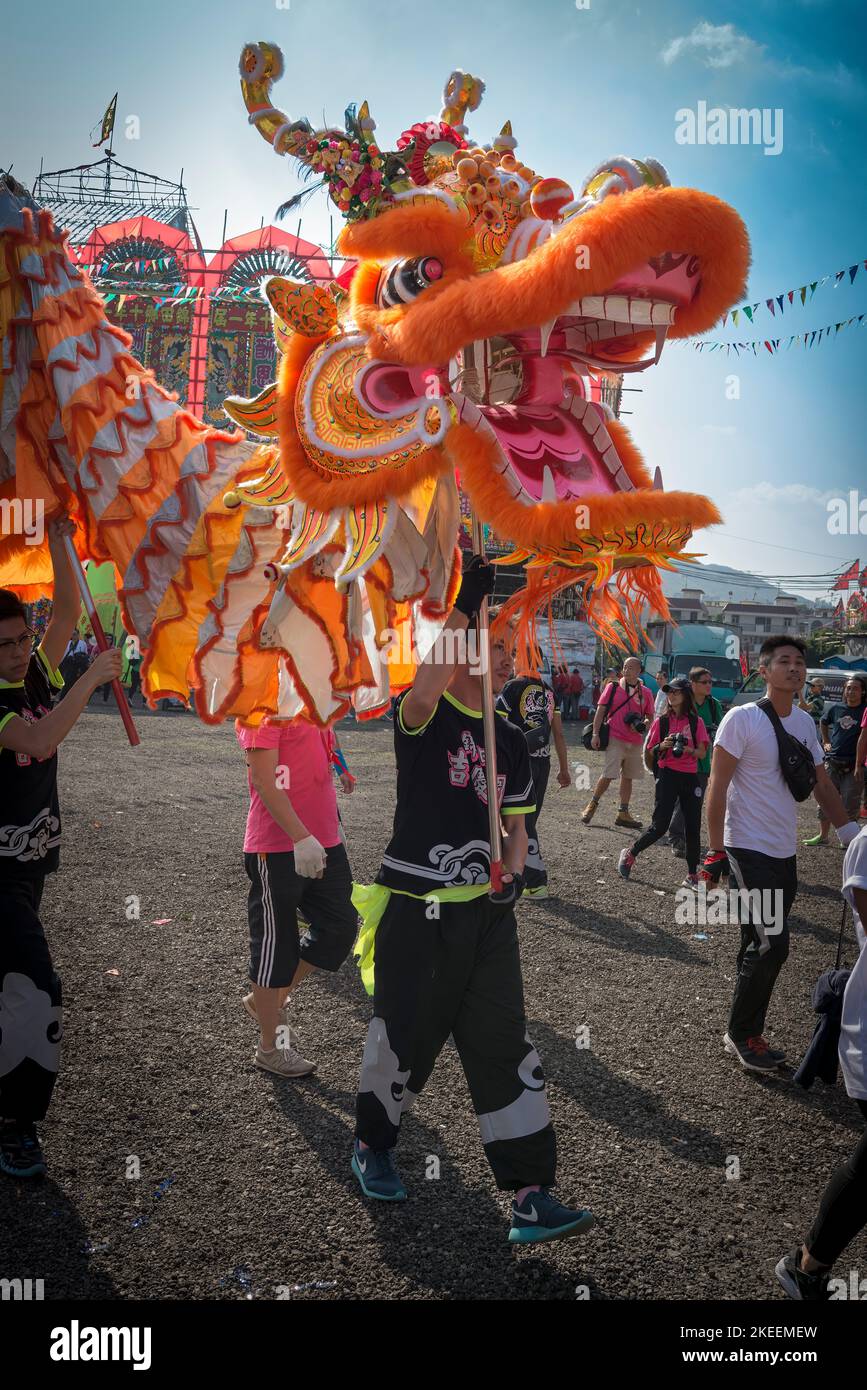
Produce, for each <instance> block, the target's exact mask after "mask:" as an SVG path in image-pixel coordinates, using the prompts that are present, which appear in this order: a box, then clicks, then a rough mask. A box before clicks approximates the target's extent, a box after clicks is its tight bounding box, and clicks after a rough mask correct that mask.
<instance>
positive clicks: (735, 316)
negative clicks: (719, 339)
mask: <svg viewBox="0 0 867 1390" xmlns="http://www.w3.org/2000/svg"><path fill="white" fill-rule="evenodd" d="M739 313H740V309H732V323H733V324H734V325H735V326H736V327H737V321H738V314H739ZM723 322H725V320H723Z"/></svg>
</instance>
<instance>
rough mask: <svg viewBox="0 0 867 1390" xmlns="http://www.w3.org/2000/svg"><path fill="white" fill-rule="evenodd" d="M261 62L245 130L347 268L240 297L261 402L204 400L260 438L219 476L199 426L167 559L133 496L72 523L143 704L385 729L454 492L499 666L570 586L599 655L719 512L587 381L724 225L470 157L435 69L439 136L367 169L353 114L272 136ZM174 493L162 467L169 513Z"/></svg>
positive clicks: (508, 153) (489, 152) (627, 362)
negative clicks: (660, 466)
mask: <svg viewBox="0 0 867 1390" xmlns="http://www.w3.org/2000/svg"><path fill="white" fill-rule="evenodd" d="M282 70H283V60H282V56H281V54H280V51H279V49H277V48H276V47H275V46H274V45H272V44H267V43H261V44H250V45H248V46H247V47H246V48H245V49H244V50H243V53H242V55H241V60H240V75H241V88H242V92H243V97H244V102H245V104H246V107H247V110H248V112H249V121H250V124H251V125H253V126H255V128H256V129H257V130H258V131H259V133H260V134H261V135H262V136H263V137H264V138H265V139H266V140H268V141H269V142H270V143H271V144H272V145H273V147H274V150H275V152H276V153H277V154H279V155H281V156H289V157H291V158H292V159H294V160H296V161H298V162H299V164H300V165H301V166H302V168H303V170H304V172H305V175H306V176H308V177H309V178H310V179H316V178H318V179H320V180H321V182H322V183H323V185H324V186H325V187H326V188H327V190H328V193H329V196H330V197H331V199H332V201H333V202H334V203H335V205H336V206H337V208H338V209H339V210H340V211H341V213H343V215H344V216H345V218H346V223H347V225H346V227H345V228H344V231H343V233H342V235H341V237H340V241H339V247H340V251H341V254H342V255H343V256H345V257H346V258H347V261H349V262H352V263H353V269H352V273H351V276H350V274H349V273H345V274H344V275H341V276H340V279H339V281H337V282H335V283H333V284H331V285H330V286H328V287H327V288H326V287H324V286H322V285H316V284H310V283H299V284H294V283H291V282H289V281H287V280H285V279H282V278H280V277H275V278H273V279H271V280H270V281H269V282H268V283H267V285H266V289H265V292H266V294H267V298H268V301H269V303H270V306H271V310H272V314H273V325H274V334H275V339H276V344H277V348H278V364H279V365H278V373H277V380H276V381H275V382H274V383H273V384H272V385H271V386H269V387H268V388H266V390H265V391H263V392H262V393H261V394H260V395H259V396H258V397H257V398H256V399H255V400H252V401H246V400H241V399H239V398H230V399H229V400H228V401H227V402H226V407H225V408H226V411H227V413H228V415H229V416H230V417H231V418H232V419H233V420H234V421H235V422H236V423H237V424H239V425H241V426H243V428H244V429H245V430H247V431H248V432H249V433H252V434H254V435H257V436H259V437H260V439H261V445H260V447H259V448H258V449H257V450H256V451H255V452H253V451H252V446H250V445H248V444H244V443H242V442H238V441H237V440H235V441H232V445H231V447H232V448H233V449H234V454H233V455H232V457H231V459H230V458H229V457H228V454H229V453H231V449H230V448H229V445H228V444H226V443H223V441H224V440H227V438H228V437H227V436H222V435H219V432H215V431H207V430H204V427H198V428H200V429H202V430H203V436H202V438H201V439H200V440H198V441H197V442H198V445H199V446H200V447H203V448H210V449H212V450H216V454H215V464H214V467H213V468H211V469H209V473H208V476H209V479H211V480H212V484H213V486H210V487H209V490H208V495H207V496H199V497H198V499H197V502H196V507H194V511H195V513H196V514H195V515H194V516H192V517H191V521H192V524H190V525H187V526H186V528H185V529H184V528H182V531H181V533H180V534H179V535H178V536H174V535H172V537H171V538H172V540H173V541H174V542H175V544H174V548H173V547H172V545H170V544H169V543H168V540H167V537H169V535H170V534H171V533H170V528H168V527H167V528H163V530H161V531H160V532H159V540H160V543H161V544H160V545H159V546H155V544H154V541H155V537H156V536H157V528H156V527H155V525H154V522H155V517H153V516H151V517H146V514H145V511H146V499H147V495H148V494H147V489H146V488H145V489H144V491H141V489H140V490H139V492H137V493H136V494H135V506H136V508H137V511H138V516H139V519H140V522H141V527H140V532H141V534H140V535H139V532H137V531H136V528H135V526H134V525H128V526H127V527H126V530H125V531H123V533H122V534H121V533H120V532H118V531H114V532H112V533H111V535H109V534H108V528H107V526H106V524H105V517H106V515H108V516H109V518H110V519H111V515H112V514H111V509H110V508H109V509H108V512H107V513H106V510H105V509H103V510H102V511H99V512H98V514H97V513H96V512H95V511H94V518H89V517H88V516H87V515H86V514H85V515H84V516H83V520H84V521H85V525H86V529H87V532H88V538H89V543H90V553H93V554H95V555H96V556H98V557H99V558H109V557H110V558H114V559H115V563H116V564H117V565H118V567H119V569H120V571H121V573H122V575H123V588H122V590H121V597H122V600H123V601H124V606H125V612H126V615H127V619H128V626H129V627H130V628H131V630H133V631H136V632H138V634H139V636H140V638H141V639H142V644H143V646H144V645H147V646H148V647H149V650H148V654H147V657H146V660H145V663H144V667H143V674H144V677H145V683H146V685H147V687H148V688H149V691H150V694H151V696H152V697H153V698H156V697H157V696H158V695H159V694H160V693H165V692H166V691H178V692H180V693H182V694H185V693H186V684H187V682H191V683H192V684H193V686H194V687H195V688H196V691H197V702H198V707H199V712H200V714H201V715H202V717H203V718H206V719H213V720H217V719H221V718H225V717H226V716H227V715H228V714H235V715H238V716H239V717H240V718H242V719H243V720H245V721H246V722H251V723H255V722H257V721H258V720H259V719H261V718H262V717H264V716H266V715H268V716H270V717H276V718H281V719H283V718H285V719H291V718H296V717H299V716H300V717H304V718H309V719H313V720H315V721H316V722H319V723H323V724H324V723H328V722H330V721H331V720H333V719H334V718H336V717H339V716H340V715H341V714H342V713H344V712H345V710H346V709H347V707H348V703H349V701H350V699H352V701H353V702H354V704H355V706H356V709H357V710H358V711H359V712H360V713H362V714H364V713H375V712H376V711H377V710H379V709H381V708H383V707H384V706H385V705H386V704H387V702H388V700H389V698H390V696H392V695H393V694H394V693H396V691H397V690H399V689H401V688H402V687H403V686H405V685H406V684H408V683H409V682H410V681H411V680H412V677H413V671H414V666H413V657H412V653H413V651H414V650H415V649H417V648H418V647H419V646H421V647H422V649H423V648H424V646H425V644H426V642H427V641H428V640H430V639H431V638H432V636H433V633H434V631H435V629H436V628H437V627H438V626H439V625H440V624H441V623H442V621H443V620H444V618H445V616H446V614H447V613H448V611H449V608H450V606H451V602H452V600H453V597H454V594H455V591H456V587H457V583H458V581H459V569H460V561H459V552H458V551H457V550H456V538H457V534H458V529H459V524H460V499H459V493H458V487H457V483H456V478H457V480H459V483H460V487H461V489H462V490H463V491H464V493H465V494H466V495H467V496H468V498H469V502H470V504H471V506H472V509H473V511H474V513H475V515H476V516H477V517H478V518H479V519H480V520H481V521H483V522H484V523H486V524H487V526H488V527H489V528H490V530H491V531H492V532H493V533H494V535H495V536H496V537H497V538H498V539H499V540H500V541H501V542H503V543H506V544H507V546H511V554H509V555H508V556H506V557H505V560H504V561H502V562H503V563H510V562H511V563H520V562H522V561H523V562H525V564H526V573H527V584H526V587H525V588H524V589H522V590H521V592H520V593H519V594H517V595H516V596H514V597H513V598H512V599H511V600H509V602H508V603H506V604H505V605H503V608H502V609H501V612H500V615H499V618H498V621H499V622H501V623H502V624H503V625H504V629H506V630H508V631H509V632H510V633H513V634H514V633H516V634H517V641H518V644H519V653H518V654H519V665H523V666H526V665H527V664H529V662H530V661H531V652H532V646H533V640H532V632H533V619H534V616H535V614H537V613H538V612H540V611H541V610H543V609H544V608H546V607H548V605H549V604H550V599H551V597H552V596H553V595H554V594H555V593H556V592H558V590H560V589H562V588H564V587H566V586H568V585H572V584H577V585H578V586H579V587H580V589H581V590H582V591H583V598H584V601H585V603H586V608H587V613H588V616H589V619H590V621H591V622H592V623H593V624H594V625H595V627H596V628H597V631H599V632H601V633H602V634H603V635H604V636H606V637H607V638H609V639H610V638H612V637H614V638H616V633H615V629H614V626H613V624H614V623H615V621H617V622H618V623H619V625H620V628H621V630H623V629H625V630H626V632H627V633H630V634H631V633H632V632H634V630H635V627H636V626H637V623H638V616H639V611H640V609H641V607H642V606H643V605H644V604H645V603H646V602H649V604H650V606H651V608H654V609H655V610H656V611H657V612H661V613H663V614H664V613H666V611H667V610H666V605H665V600H664V598H663V595H662V589H661V583H660V575H659V571H660V569H662V568H666V567H670V565H671V561H672V559H674V558H675V557H680V558H683V557H685V556H686V555H687V551H686V547H687V546H688V544H689V540H690V537H691V535H692V532H693V530H694V529H696V528H698V527H702V526H706V525H709V524H712V523H714V522H717V521H719V520H720V517H719V514H718V513H717V511H716V508H715V507H714V506H713V505H712V504H711V503H710V502H709V501H708V500H707V499H706V498H704V497H702V496H700V495H696V494H692V493H685V492H665V491H663V490H662V489H661V485H657V486H654V485H653V482H652V479H651V475H650V473H649V471H648V469H647V467H646V465H645V464H644V462H643V460H642V459H641V457H640V455H639V453H638V452H637V450H636V448H635V447H634V445H633V444H632V442H631V439H630V437H629V434H628V432H627V431H626V429H625V428H624V427H623V426H622V425H621V424H620V423H619V421H618V420H616V419H615V418H614V416H613V412H612V411H611V409H609V407H608V406H607V405H606V404H605V402H604V400H603V396H604V395H605V394H606V391H605V389H604V388H605V384H606V382H608V381H610V379H611V378H612V377H614V378H615V379H616V377H617V376H619V375H620V374H633V373H637V372H642V371H644V370H646V369H647V368H648V367H650V366H652V365H653V364H654V363H655V362H657V361H658V360H659V355H660V353H661V351H662V348H663V345H664V343H665V340H666V338H667V337H674V338H683V337H688V336H690V335H693V334H696V333H702V332H704V331H706V330H707V329H709V328H710V327H711V325H712V324H713V323H714V322H715V321H716V320H717V319H718V318H719V317H720V316H721V315H722V314H723V312H724V311H726V310H727V309H728V308H729V307H730V306H731V305H732V304H733V303H734V302H736V300H737V299H738V298H739V297H740V296H741V295H742V293H743V291H744V284H745V279H746V271H747V266H748V260H749V247H748V241H747V236H746V232H745V229H744V226H743V223H742V222H741V220H740V218H739V217H738V215H737V213H735V212H734V211H733V210H732V209H731V208H730V207H728V206H727V205H726V204H725V203H722V202H720V201H719V200H718V199H717V198H714V197H713V196H711V195H710V194H707V193H702V192H698V191H696V190H694V189H687V188H674V187H672V186H671V185H670V183H669V179H668V176H667V174H666V172H665V170H664V169H663V168H662V166H661V165H660V164H658V163H657V162H656V161H655V160H652V159H641V160H639V159H627V158H621V157H617V158H613V159H609V160H606V161H604V162H603V163H602V164H600V165H599V166H598V167H597V168H596V169H594V170H593V171H592V172H591V174H590V175H589V176H588V177H587V178H586V180H585V181H584V183H583V185H582V186H581V190H580V193H579V194H578V195H577V196H576V195H575V194H574V192H573V189H572V188H571V187H570V186H569V185H568V184H567V183H565V182H564V181H563V180H562V179H561V178H559V177H554V176H552V175H551V173H550V171H547V172H546V174H545V176H542V175H540V174H538V173H536V172H535V171H534V170H533V169H531V168H530V167H529V166H528V165H526V164H525V163H523V162H522V160H521V159H520V157H519V156H518V153H517V141H516V139H515V137H514V135H513V133H512V128H511V124H510V123H509V122H506V124H505V125H504V126H503V127H502V129H501V130H500V132H499V134H498V135H497V136H496V137H495V138H494V140H493V141H492V142H491V143H490V144H482V143H475V142H474V141H473V140H472V138H471V137H470V134H469V131H468V128H467V121H468V118H469V116H470V114H471V113H473V112H474V111H476V109H477V108H478V106H479V103H480V101H481V98H482V93H483V91H484V84H483V83H482V82H480V81H479V80H478V79H477V78H474V77H471V76H468V75H467V74H465V73H462V72H455V73H453V74H452V75H451V77H450V78H449V80H448V83H447V84H446V88H445V92H444V97H443V102H444V104H443V109H442V111H441V112H440V115H439V117H438V118H437V119H431V120H428V121H422V122H420V123H417V124H415V125H413V126H411V127H410V128H409V129H407V130H406V131H404V132H403V134H402V135H401V136H400V137H399V138H398V140H397V141H396V147H395V149H394V150H391V151H387V150H385V149H383V148H382V147H381V146H380V145H379V143H378V141H377V139H376V136H375V126H374V122H373V120H372V119H371V116H370V112H369V110H368V107H367V104H366V103H365V104H364V105H362V106H361V107H360V108H358V109H357V110H356V109H355V108H353V107H350V108H349V109H348V110H347V112H346V116H345V121H344V128H343V129H336V128H335V129H318V130H317V129H314V128H313V127H312V126H311V124H310V122H309V121H307V120H304V119H295V120H292V119H290V118H289V117H288V116H287V115H286V114H285V113H283V112H282V111H280V110H279V109H278V108H276V107H275V106H274V105H273V102H272V85H273V83H274V81H275V80H276V79H277V78H279V77H280V75H281V74H282ZM294 201H296V200H292V202H294ZM287 206H291V203H290V204H289V205H287ZM111 331H112V332H113V333H114V334H115V335H117V333H118V330H116V329H113V330H111ZM126 360H127V361H128V360H129V359H128V358H127V359H126ZM90 389H92V384H91V388H90ZM149 389H152V390H154V391H155V392H157V393H159V388H158V387H153V388H149ZM161 394H162V395H164V394H165V393H161ZM118 413H119V414H121V413H123V414H128V413H129V412H127V411H126V410H125V409H123V408H121V407H120V406H119V409H118ZM185 418H186V420H187V421H189V420H190V419H191V417H189V416H186V417H185ZM189 428H192V426H191V425H190V426H189ZM102 429H103V430H104V422H103V424H102ZM163 431H165V425H163ZM215 439H217V440H218V441H219V442H218V443H216V444H215V443H214V442H213V441H214V440H215ZM83 450H84V444H83V443H82V445H81V447H80V448H78V449H76V448H73V449H72V450H71V452H72V454H73V456H77V455H81V454H82V453H83ZM182 475H183V464H182V463H179V464H178V467H177V469H176V472H175V483H176V491H181V490H182ZM100 478H101V479H102V478H103V474H102V473H100ZM218 479H219V480H220V482H221V483H222V486H219V488H218V483H217V480H218ZM227 485H228V491H227V490H226V489H227ZM85 491H87V489H85ZM73 492H74V493H75V497H74V498H73V499H72V503H73V506H75V505H76V501H77V502H81V501H82V488H81V487H79V486H77V485H75V486H73ZM125 495H127V494H125ZM164 496H165V493H164V492H163V493H161V499H160V500H161V511H162V512H164V511H165V507H166V502H165V501H164V500H162V499H163V498H164ZM184 505H187V499H186V498H185V499H184ZM196 508H197V510H196ZM91 510H92V511H93V510H94V509H93V508H91ZM82 511H84V512H85V513H86V511H87V509H84V508H80V513H81V512H82ZM155 551H156V558H154V552H155ZM167 553H168V554H169V556H170V558H169V559H167V558H166V554H167ZM171 557H173V558H171ZM0 578H2V565H0ZM7 582H8V580H7ZM396 637H397V638H398V640H395V639H396Z"/></svg>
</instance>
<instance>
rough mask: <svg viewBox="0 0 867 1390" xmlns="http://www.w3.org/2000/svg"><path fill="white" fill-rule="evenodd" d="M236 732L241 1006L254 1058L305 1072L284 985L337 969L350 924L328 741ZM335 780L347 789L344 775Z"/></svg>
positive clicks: (309, 729)
mask: <svg viewBox="0 0 867 1390" xmlns="http://www.w3.org/2000/svg"><path fill="white" fill-rule="evenodd" d="M237 735H238V742H239V743H240V745H241V747H242V748H243V749H244V750H245V752H246V754H247V769H248V774H247V775H248V782H249V787H250V810H249V812H248V815H247V831H246V834H245V836H244V865H245V868H246V870H247V876H248V878H249V879H250V895H249V899H248V904H247V918H248V923H249V928H250V980H251V982H252V985H253V990H252V993H251V994H248V995H247V996H246V997H245V999H244V1006H245V1008H246V1009H247V1012H248V1013H249V1014H251V1015H252V1017H254V1018H255V1019H257V1021H258V1023H259V1044H258V1047H257V1048H256V1054H255V1061H256V1065H257V1066H259V1067H261V1068H262V1069H263V1070H264V1071H270V1072H274V1073H275V1074H276V1075H277V1076H293V1077H294V1076H306V1075H307V1074H308V1073H309V1072H311V1071H313V1070H314V1066H315V1063H313V1062H309V1061H307V1060H306V1059H305V1058H304V1057H302V1056H301V1054H300V1053H299V1052H298V1050H297V1042H298V1039H297V1036H296V1034H295V1031H294V1029H292V1028H290V1027H289V1023H288V1015H287V1009H286V1005H287V1002H288V998H289V994H290V991H291V990H292V989H293V988H294V987H295V986H296V985H297V984H299V983H300V982H301V980H303V979H304V977H305V975H309V973H310V971H311V970H332V971H333V970H338V969H339V968H340V966H341V965H342V964H343V962H344V960H345V959H346V957H347V956H348V955H349V952H350V949H351V947H352V943H353V941H354V940H355V933H356V928H357V924H358V918H357V916H356V912H355V908H354V907H353V906H352V899H351V894H352V874H351V872H350V868H349V860H348V858H347V855H346V849H345V846H344V843H343V834H342V830H341V826H340V817H339V815H338V811H337V797H336V795H335V791H334V785H333V782H332V780H331V749H332V746H333V743H332V740H331V739H330V738H329V735H328V734H324V733H322V731H321V730H319V729H317V728H314V726H313V725H312V724H291V725H273V724H269V723H268V722H267V721H266V722H265V723H264V724H261V725H260V726H259V728H258V729H247V728H243V727H242V726H241V725H240V724H239V725H238V726H237ZM341 781H342V782H343V786H344V790H347V791H349V790H351V787H352V779H351V778H350V777H349V774H348V773H344V774H343V776H342V777H341ZM299 910H300V911H301V912H302V914H303V918H304V921H305V923H306V930H305V933H304V936H303V938H302V939H301V940H300V942H299V935H298V912H299Z"/></svg>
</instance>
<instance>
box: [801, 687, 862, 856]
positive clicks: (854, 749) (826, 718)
mask: <svg viewBox="0 0 867 1390" xmlns="http://www.w3.org/2000/svg"><path fill="white" fill-rule="evenodd" d="M865 710H867V677H865V676H850V677H849V679H848V680H847V682H846V684H845V685H844V687H843V700H842V703H840V704H836V705H832V706H831V708H830V709H829V710H828V713H827V714H824V715H823V716H822V718H821V720H820V721H819V741H820V743H821V744H822V747H823V749H824V750H825V767H826V768H827V769H828V776H829V777H830V779H831V781H832V782H833V784H834V786H835V787H836V788H837V791H838V792H839V793H840V796H841V797H842V799H843V804H844V806H845V807H846V810H847V811H848V812H849V815H850V817H851V818H852V820H853V821H857V819H858V812H859V809H860V804H859V803H860V801H861V779H860V778H859V776H858V767H857V761H856V759H857V753H858V738H859V735H860V731H861V725H862V723H863V720H864V712H865ZM830 829H831V822H830V821H829V819H828V817H827V816H825V815H823V814H822V812H821V810H820V811H819V833H818V835H812V836H811V837H810V838H809V839H808V840H804V844H805V845H810V846H815V845H827V844H829V843H830V842H829V840H828V833H829V831H830Z"/></svg>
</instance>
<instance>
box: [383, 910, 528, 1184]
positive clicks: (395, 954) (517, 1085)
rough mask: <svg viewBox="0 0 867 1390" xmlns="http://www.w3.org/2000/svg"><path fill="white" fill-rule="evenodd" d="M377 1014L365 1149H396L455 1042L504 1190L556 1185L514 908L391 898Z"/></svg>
mask: <svg viewBox="0 0 867 1390" xmlns="http://www.w3.org/2000/svg"><path fill="white" fill-rule="evenodd" d="M437 909H438V911H439V918H437V917H436V915H434V914H435V913H436V911H437ZM429 913H430V914H432V915H431V916H429V915H428V914H429ZM373 1014H374V1016H373V1019H372V1020H371V1023H370V1028H369V1030H368V1034H367V1042H366V1044H365V1048H364V1056H363V1058H362V1063H361V1079H360V1081H359V1088H358V1100H357V1125H356V1133H357V1135H358V1138H359V1139H360V1140H361V1141H362V1143H364V1144H367V1145H368V1146H369V1147H370V1148H372V1149H380V1150H381V1149H392V1148H394V1146H395V1144H396V1143H397V1138H398V1132H399V1130H400V1121H401V1116H402V1114H403V1113H404V1112H405V1111H406V1110H408V1109H409V1107H410V1106H411V1104H412V1103H413V1101H414V1100H415V1099H416V1098H417V1096H418V1094H419V1092H420V1091H421V1090H422V1088H423V1086H424V1085H425V1083H426V1082H427V1080H428V1078H429V1076H430V1074H431V1072H432V1071H433V1068H434V1064H435V1062H436V1060H437V1057H438V1056H439V1054H440V1052H441V1051H442V1048H443V1046H444V1045H445V1042H446V1040H447V1038H448V1037H449V1034H451V1036H452V1038H453V1039H454V1044H455V1047H456V1048H457V1051H458V1055H459V1057H460V1059H461V1065H462V1066H463V1069H464V1075H465V1076H466V1079H467V1084H468V1086H469V1088H470V1095H471V1097H472V1101H473V1106H474V1109H475V1111H476V1115H477V1117H478V1121H479V1129H480V1131H481V1137H482V1144H483V1145H484V1150H485V1156H486V1157H487V1160H488V1162H489V1163H490V1165H491V1168H492V1170H493V1174H494V1178H495V1180H496V1183H497V1186H498V1187H499V1188H501V1189H502V1190H504V1191H517V1190H518V1189H519V1188H521V1187H529V1186H531V1185H532V1184H534V1183H539V1184H541V1185H542V1186H544V1187H547V1186H548V1185H550V1184H551V1183H553V1181H554V1176H555V1168H556V1142H555V1138H554V1130H553V1128H552V1126H551V1114H550V1111H549V1109H548V1101H547V1098H546V1095H545V1078H544V1076H543V1074H542V1064H541V1062H540V1061H539V1054H538V1053H537V1051H536V1049H535V1047H534V1046H533V1043H532V1042H531V1040H530V1038H529V1036H528V1034H527V1020H526V1016H525V1012H524V986H523V981H522V979H521V961H520V957H519V954H518V933H517V927H516V924H515V913H514V910H513V908H512V907H502V906H497V905H496V904H492V903H491V901H490V899H489V898H488V897H487V896H485V897H480V898H476V899H474V900H473V901H472V902H466V903H436V902H435V901H431V902H425V900H424V899H419V898H410V897H407V896H406V895H405V894H402V893H392V895H391V898H390V899H389V903H388V906H387V907H386V910H385V912H384V914H383V917H382V921H381V922H380V924H379V926H378V928H377V931H376V943H375V953H374V994H373Z"/></svg>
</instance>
